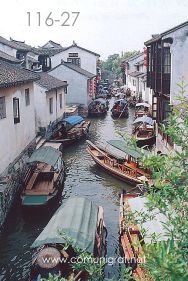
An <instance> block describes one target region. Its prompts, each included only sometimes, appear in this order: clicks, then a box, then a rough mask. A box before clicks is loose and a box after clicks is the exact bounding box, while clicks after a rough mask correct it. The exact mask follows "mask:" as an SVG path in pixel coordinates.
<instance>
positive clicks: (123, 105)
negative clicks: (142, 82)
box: [111, 99, 129, 118]
mask: <svg viewBox="0 0 188 281" xmlns="http://www.w3.org/2000/svg"><path fill="white" fill-rule="evenodd" d="M111 111H112V116H113V117H114V118H123V117H126V118H128V117H129V109H128V103H127V100H125V99H118V100H116V101H115V102H114V105H113V108H112V109H111Z"/></svg>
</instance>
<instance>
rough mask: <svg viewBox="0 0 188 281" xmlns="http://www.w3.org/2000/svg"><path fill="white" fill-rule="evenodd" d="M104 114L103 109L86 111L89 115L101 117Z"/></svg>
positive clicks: (105, 112)
mask: <svg viewBox="0 0 188 281" xmlns="http://www.w3.org/2000/svg"><path fill="white" fill-rule="evenodd" d="M106 114H107V110H105V111H103V112H94V111H89V112H88V116H89V117H101V116H105V115H106Z"/></svg>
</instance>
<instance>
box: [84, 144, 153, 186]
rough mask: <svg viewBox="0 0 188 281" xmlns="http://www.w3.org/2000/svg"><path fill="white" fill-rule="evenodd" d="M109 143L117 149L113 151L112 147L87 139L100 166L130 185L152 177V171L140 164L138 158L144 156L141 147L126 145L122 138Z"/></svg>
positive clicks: (88, 147) (92, 155)
mask: <svg viewBox="0 0 188 281" xmlns="http://www.w3.org/2000/svg"><path fill="white" fill-rule="evenodd" d="M108 144H110V146H113V147H115V148H116V149H117V150H116V151H113V149H112V147H110V148H109V149H107V147H105V148H104V149H102V148H100V147H99V146H96V145H94V144H93V143H92V142H90V141H89V140H87V152H88V153H89V154H90V155H91V157H92V158H93V160H94V161H95V163H96V164H97V165H98V166H100V167H101V168H103V169H104V170H105V171H107V172H108V173H109V174H111V175H112V176H115V177H117V178H118V179H120V180H122V181H124V182H127V183H128V184H130V185H136V184H139V183H143V181H144V180H149V179H150V177H151V175H150V172H149V171H148V170H144V169H143V168H141V167H140V166H139V161H138V160H139V158H141V156H142V154H141V151H139V149H137V150H136V149H134V148H132V147H129V146H126V145H125V143H124V142H123V141H121V140H110V141H108Z"/></svg>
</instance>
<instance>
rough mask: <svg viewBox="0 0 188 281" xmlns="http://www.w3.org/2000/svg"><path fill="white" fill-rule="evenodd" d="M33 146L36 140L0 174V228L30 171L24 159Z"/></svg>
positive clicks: (32, 149) (27, 156) (33, 148)
mask: <svg viewBox="0 0 188 281" xmlns="http://www.w3.org/2000/svg"><path fill="white" fill-rule="evenodd" d="M35 148H36V141H35V140H33V141H32V142H31V143H30V144H29V145H28V146H27V147H26V148H25V149H24V151H22V153H21V154H20V155H19V156H18V157H17V158H16V159H15V160H14V162H12V163H11V164H10V165H9V166H8V167H7V169H6V170H5V171H4V172H3V173H2V174H1V175H0V230H1V229H2V227H3V226H4V223H5V221H6V218H7V215H8V213H9V211H10V209H11V206H12V204H13V203H14V200H15V199H16V197H17V195H19V193H20V191H21V190H22V188H23V183H24V179H25V177H26V175H27V174H28V173H29V171H30V170H29V167H28V166H27V165H26V161H27V159H28V158H29V157H30V156H31V154H32V153H33V151H34V150H35Z"/></svg>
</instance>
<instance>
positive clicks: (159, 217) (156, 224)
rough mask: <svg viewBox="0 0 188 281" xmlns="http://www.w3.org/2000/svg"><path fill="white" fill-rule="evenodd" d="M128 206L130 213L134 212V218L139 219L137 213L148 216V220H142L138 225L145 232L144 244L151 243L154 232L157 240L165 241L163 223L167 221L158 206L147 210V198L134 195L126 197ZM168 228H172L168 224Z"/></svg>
mask: <svg viewBox="0 0 188 281" xmlns="http://www.w3.org/2000/svg"><path fill="white" fill-rule="evenodd" d="M128 203H129V206H130V208H131V211H132V213H133V214H134V213H135V216H136V219H138V220H139V218H140V219H141V217H140V215H139V214H144V215H146V217H148V216H149V217H150V218H151V219H148V221H146V222H143V223H142V226H140V225H138V226H139V228H143V229H145V230H146V234H145V236H144V242H145V243H146V244H151V243H152V235H153V234H154V233H155V234H156V239H157V241H166V240H168V238H169V237H168V236H167V231H166V228H165V224H167V223H168V222H169V221H168V219H167V217H166V216H165V215H163V214H162V213H161V212H160V210H159V209H158V208H155V209H154V210H153V211H151V210H148V207H147V203H148V199H147V198H146V197H135V198H130V199H128ZM169 229H172V227H171V226H169Z"/></svg>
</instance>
